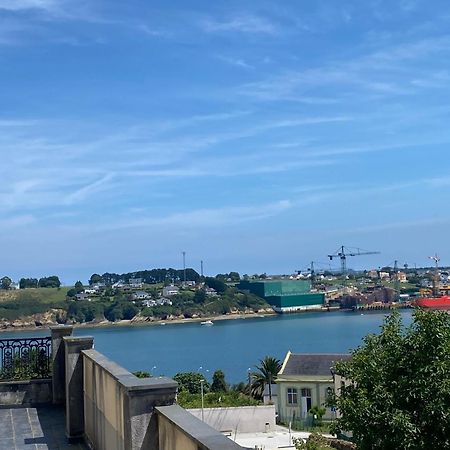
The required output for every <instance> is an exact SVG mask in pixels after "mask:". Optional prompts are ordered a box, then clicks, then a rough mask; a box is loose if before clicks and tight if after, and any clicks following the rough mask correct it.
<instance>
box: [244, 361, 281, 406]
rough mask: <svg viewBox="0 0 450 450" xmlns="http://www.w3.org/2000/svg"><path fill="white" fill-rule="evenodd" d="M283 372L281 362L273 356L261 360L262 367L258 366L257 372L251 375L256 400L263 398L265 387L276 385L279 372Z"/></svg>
mask: <svg viewBox="0 0 450 450" xmlns="http://www.w3.org/2000/svg"><path fill="white" fill-rule="evenodd" d="M280 370H281V362H280V360H278V359H276V358H274V357H273V356H265V357H264V358H263V359H261V360H260V365H259V366H256V372H253V373H252V374H251V379H252V386H251V390H252V395H253V396H254V397H255V398H262V395H263V393H264V386H265V385H266V384H268V385H269V386H270V385H271V384H273V383H275V380H276V378H277V375H278V372H279V371H280Z"/></svg>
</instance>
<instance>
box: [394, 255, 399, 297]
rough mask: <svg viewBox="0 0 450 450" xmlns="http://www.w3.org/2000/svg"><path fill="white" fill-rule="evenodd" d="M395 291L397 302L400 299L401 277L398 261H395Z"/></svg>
mask: <svg viewBox="0 0 450 450" xmlns="http://www.w3.org/2000/svg"><path fill="white" fill-rule="evenodd" d="M394 277H395V278H394V289H395V300H396V301H398V300H399V299H400V277H399V274H398V261H397V260H395V261H394Z"/></svg>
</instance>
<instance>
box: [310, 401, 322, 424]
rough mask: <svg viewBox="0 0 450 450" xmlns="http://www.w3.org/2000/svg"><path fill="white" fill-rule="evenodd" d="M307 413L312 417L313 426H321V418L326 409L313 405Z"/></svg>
mask: <svg viewBox="0 0 450 450" xmlns="http://www.w3.org/2000/svg"><path fill="white" fill-rule="evenodd" d="M308 412H309V414H311V415H312V417H313V425H314V426H316V425H321V424H322V417H323V416H324V415H325V413H326V409H325V408H324V407H323V406H319V405H314V406H313V407H312V408H311V409H310V410H309V411H308Z"/></svg>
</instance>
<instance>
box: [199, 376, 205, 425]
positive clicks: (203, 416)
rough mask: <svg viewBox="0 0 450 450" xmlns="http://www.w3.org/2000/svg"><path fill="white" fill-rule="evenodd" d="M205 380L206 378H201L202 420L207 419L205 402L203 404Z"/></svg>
mask: <svg viewBox="0 0 450 450" xmlns="http://www.w3.org/2000/svg"><path fill="white" fill-rule="evenodd" d="M204 382H205V380H203V379H202V380H200V392H201V395H202V421H203V422H204V421H205V413H204V410H203V407H204V404H203V383H204Z"/></svg>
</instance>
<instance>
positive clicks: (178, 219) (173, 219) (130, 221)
mask: <svg viewBox="0 0 450 450" xmlns="http://www.w3.org/2000/svg"><path fill="white" fill-rule="evenodd" d="M291 207H292V204H291V202H290V201H289V200H280V201H278V202H275V203H268V204H262V205H255V206H227V207H223V208H209V209H208V208H203V209H196V210H190V211H186V212H180V213H174V214H169V215H167V216H160V217H155V215H153V214H152V216H147V217H145V215H144V214H143V213H142V212H141V213H140V214H139V217H138V218H133V217H127V219H125V220H122V221H121V220H116V221H114V223H110V224H108V225H105V226H100V229H104V228H106V229H122V228H137V227H152V226H157V227H160V226H175V227H177V228H180V227H181V228H192V227H195V228H198V227H200V228H208V227H221V226H225V225H236V224H239V223H243V222H249V221H257V220H262V219H267V218H269V217H273V216H276V215H278V214H281V213H283V212H285V211H287V210H289V209H290V208H291Z"/></svg>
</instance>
